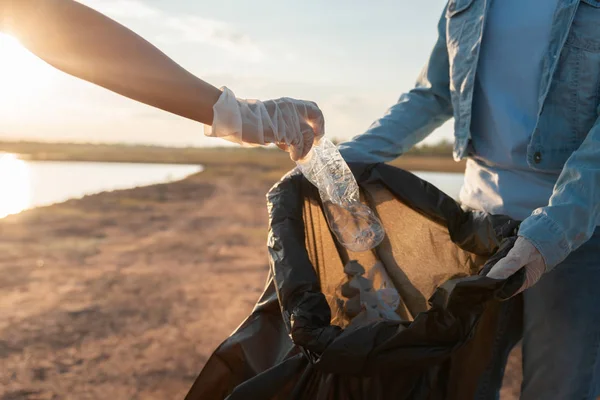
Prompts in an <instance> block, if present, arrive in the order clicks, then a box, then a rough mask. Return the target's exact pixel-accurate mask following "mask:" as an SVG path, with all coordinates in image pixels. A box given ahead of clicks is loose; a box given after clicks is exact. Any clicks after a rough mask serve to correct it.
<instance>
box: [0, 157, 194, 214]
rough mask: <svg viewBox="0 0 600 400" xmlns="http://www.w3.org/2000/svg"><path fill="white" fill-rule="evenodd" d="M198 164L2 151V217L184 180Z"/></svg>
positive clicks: (0, 207)
mask: <svg viewBox="0 0 600 400" xmlns="http://www.w3.org/2000/svg"><path fill="white" fill-rule="evenodd" d="M201 170H202V167H201V166H198V165H170V164H122V163H95V162H93V163H92V162H53V161H43V162H42V161H24V160H19V159H18V158H17V157H16V156H15V155H13V154H0V218H2V217H5V216H6V215H9V214H14V213H18V212H20V211H23V210H25V209H28V208H32V207H38V206H44V205H49V204H53V203H58V202H62V201H65V200H68V199H72V198H80V197H82V196H85V195H88V194H94V193H99V192H103V191H107V190H116V189H127V188H132V187H137V186H144V185H151V184H155V183H162V182H169V181H173V180H178V179H183V178H185V177H186V176H189V175H191V174H194V173H196V172H199V171H201Z"/></svg>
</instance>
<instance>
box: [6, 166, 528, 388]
mask: <svg viewBox="0 0 600 400" xmlns="http://www.w3.org/2000/svg"><path fill="white" fill-rule="evenodd" d="M281 172H283V171H280V170H274V171H270V170H268V169H261V168H259V167H249V166H243V167H241V168H235V169H231V170H227V169H222V170H219V171H214V170H213V171H211V170H210V168H209V169H207V171H206V172H204V173H201V174H199V175H196V176H193V177H190V178H188V179H186V180H184V181H181V182H176V183H172V184H166V185H155V186H150V187H145V188H137V189H132V190H126V191H119V192H111V193H102V194H99V195H95V196H89V197H86V198H84V199H81V200H72V201H69V202H66V203H63V204H59V205H54V206H50V207H45V208H40V209H35V210H31V211H27V212H24V213H22V214H20V215H16V216H11V217H8V218H5V219H3V220H0V365H1V367H0V400H20V399H31V400H33V399H36V400H41V399H78V400H85V399H111V400H120V399H144V400H153V399H160V400H164V399H182V398H183V397H184V396H185V394H186V393H187V390H188V389H189V387H190V385H191V384H192V382H193V380H194V378H195V377H196V375H197V374H198V373H199V371H200V369H201V368H202V366H203V364H204V363H205V361H206V360H207V358H208V357H209V355H210V354H211V352H212V351H213V349H214V348H215V347H216V346H217V345H218V344H219V343H220V342H221V341H222V340H223V339H224V338H225V337H226V336H228V335H229V333H230V332H231V331H232V330H234V329H235V328H236V327H237V326H238V325H239V324H240V323H241V322H242V320H243V319H244V317H245V316H246V315H248V313H249V312H250V310H251V309H252V307H253V305H254V303H255V301H256V300H257V298H258V296H259V295H260V293H261V292H262V289H263V285H264V282H265V279H266V273H267V269H268V266H267V257H266V246H265V243H266V229H267V226H266V207H265V193H266V192H267V190H268V189H269V187H270V185H271V184H272V183H273V182H274V181H275V179H276V178H277V177H278V176H280V175H281ZM257 174H258V176H259V177H258V178H257ZM519 375H520V373H519V359H518V357H513V358H512V359H511V364H510V365H509V368H508V379H507V381H508V386H507V387H506V388H505V389H504V390H503V399H507V400H508V399H514V398H516V393H518V385H519V379H520V377H519Z"/></svg>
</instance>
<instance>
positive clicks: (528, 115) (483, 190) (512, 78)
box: [460, 0, 559, 220]
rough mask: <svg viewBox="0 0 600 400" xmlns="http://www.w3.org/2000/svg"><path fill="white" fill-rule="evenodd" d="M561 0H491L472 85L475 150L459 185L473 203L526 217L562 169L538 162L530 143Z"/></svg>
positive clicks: (479, 207) (543, 199)
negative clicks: (543, 167)
mask: <svg viewBox="0 0 600 400" xmlns="http://www.w3.org/2000/svg"><path fill="white" fill-rule="evenodd" d="M558 3H559V0H526V1H523V0H490V5H489V9H488V12H487V15H486V17H485V22H484V29H483V39H482V43H481V52H480V53H479V62H478V64H477V74H476V75H475V88H474V91H473V106H472V109H471V110H472V114H473V115H472V118H471V145H472V152H471V154H470V157H469V160H468V162H467V168H466V171H465V179H464V185H463V186H462V188H461V191H460V202H461V203H462V204H463V205H465V206H466V207H468V208H471V209H475V210H483V211H486V212H489V213H492V214H504V215H509V216H510V217H512V218H514V219H517V220H523V219H525V218H527V217H528V216H529V215H530V214H531V212H532V211H533V210H535V209H536V208H539V207H543V206H545V205H546V204H548V199H549V198H550V196H551V195H552V191H553V189H554V184H555V183H556V180H557V179H558V174H559V173H558V172H550V173H542V172H540V171H537V170H534V169H532V168H531V167H530V166H529V164H528V163H527V146H528V144H529V141H530V140H531V134H532V132H533V129H534V127H535V124H536V122H537V110H538V107H537V103H538V93H539V86H540V75H541V73H542V69H543V68H542V63H543V59H544V54H545V53H546V47H547V46H548V43H549V42H550V40H549V39H550V30H551V28H552V20H553V17H554V11H556V7H557V6H558ZM523 188H527V190H523Z"/></svg>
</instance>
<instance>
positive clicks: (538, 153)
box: [533, 151, 542, 164]
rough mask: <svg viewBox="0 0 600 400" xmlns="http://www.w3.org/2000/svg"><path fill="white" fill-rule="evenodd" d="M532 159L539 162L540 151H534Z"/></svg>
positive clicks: (540, 159) (540, 158)
mask: <svg viewBox="0 0 600 400" xmlns="http://www.w3.org/2000/svg"><path fill="white" fill-rule="evenodd" d="M533 161H534V162H535V163H536V164H539V163H540V162H541V161H542V153H540V152H539V151H536V152H535V154H534V155H533Z"/></svg>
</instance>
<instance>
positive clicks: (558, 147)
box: [540, 0, 600, 167]
mask: <svg viewBox="0 0 600 400" xmlns="http://www.w3.org/2000/svg"><path fill="white" fill-rule="evenodd" d="M599 103H600V0H581V1H580V2H579V5H578V8H577V11H576V13H575V17H574V19H573V23H572V25H571V29H570V31H569V33H568V36H567V40H566V42H565V45H564V47H563V49H562V51H561V53H560V57H559V61H558V66H557V69H556V71H555V74H554V76H553V79H552V82H551V86H550V90H549V92H548V97H547V98H546V102H545V104H544V111H543V112H542V115H541V118H540V128H542V129H543V130H542V134H543V135H544V142H545V145H544V147H546V148H551V149H552V150H553V151H554V152H556V155H557V156H556V157H553V160H552V161H553V162H552V164H555V165H554V166H555V167H561V166H562V165H563V164H564V162H565V161H566V159H567V158H568V157H569V156H570V155H571V153H572V152H573V151H575V150H577V148H578V147H579V146H580V145H581V142H583V140H584V139H585V138H586V136H587V134H588V133H589V131H590V129H591V128H592V126H593V125H594V123H595V121H596V119H597V118H598V106H599Z"/></svg>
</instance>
